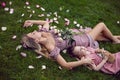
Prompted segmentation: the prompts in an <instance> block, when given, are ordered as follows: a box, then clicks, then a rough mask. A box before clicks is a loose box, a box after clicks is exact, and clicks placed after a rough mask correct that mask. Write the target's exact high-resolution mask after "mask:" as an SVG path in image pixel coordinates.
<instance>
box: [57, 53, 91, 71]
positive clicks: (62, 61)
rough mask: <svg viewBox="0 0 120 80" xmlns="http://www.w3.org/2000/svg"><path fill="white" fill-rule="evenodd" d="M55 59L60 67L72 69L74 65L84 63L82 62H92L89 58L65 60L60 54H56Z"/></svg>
mask: <svg viewBox="0 0 120 80" xmlns="http://www.w3.org/2000/svg"><path fill="white" fill-rule="evenodd" d="M56 60H57V62H58V63H59V64H60V65H61V66H62V67H64V68H67V69H72V68H74V67H77V66H80V65H84V64H91V62H92V61H91V59H89V58H86V59H81V60H79V61H73V62H66V60H65V59H64V58H63V57H62V56H61V55H60V54H59V55H58V56H57V59H56Z"/></svg>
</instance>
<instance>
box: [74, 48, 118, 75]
mask: <svg viewBox="0 0 120 80" xmlns="http://www.w3.org/2000/svg"><path fill="white" fill-rule="evenodd" d="M99 53H102V55H104V56H101V54H99ZM73 54H74V55H75V56H77V57H78V58H79V59H81V58H90V59H91V60H92V64H90V65H88V66H87V67H88V68H89V69H93V70H95V71H99V70H101V71H102V72H104V73H107V74H116V73H117V72H119V71H120V52H118V53H116V54H111V53H110V52H108V51H106V50H103V49H93V48H91V47H88V48H85V47H82V46H76V47H74V49H73ZM109 57H110V58H109ZM112 57H113V59H112Z"/></svg>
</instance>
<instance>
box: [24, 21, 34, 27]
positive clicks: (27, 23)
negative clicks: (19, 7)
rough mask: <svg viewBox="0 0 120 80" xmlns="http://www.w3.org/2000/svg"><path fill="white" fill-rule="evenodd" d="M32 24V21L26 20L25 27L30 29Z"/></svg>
mask: <svg viewBox="0 0 120 80" xmlns="http://www.w3.org/2000/svg"><path fill="white" fill-rule="evenodd" d="M32 25H33V24H32V22H31V21H30V20H26V21H25V23H24V25H23V27H28V26H32Z"/></svg>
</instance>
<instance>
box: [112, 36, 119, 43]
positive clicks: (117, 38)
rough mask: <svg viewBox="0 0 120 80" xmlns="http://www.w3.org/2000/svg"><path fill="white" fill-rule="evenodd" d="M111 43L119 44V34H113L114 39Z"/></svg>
mask: <svg viewBox="0 0 120 80" xmlns="http://www.w3.org/2000/svg"><path fill="white" fill-rule="evenodd" d="M113 44H120V36H115V40H114V41H113Z"/></svg>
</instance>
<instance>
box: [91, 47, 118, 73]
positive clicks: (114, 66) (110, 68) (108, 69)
mask: <svg viewBox="0 0 120 80" xmlns="http://www.w3.org/2000/svg"><path fill="white" fill-rule="evenodd" d="M89 51H92V54H90V55H89V57H90V58H92V60H93V61H94V63H95V65H98V64H99V63H100V62H101V61H102V57H100V56H99V55H97V54H96V53H94V49H92V48H89ZM114 55H115V62H114V63H109V62H106V63H105V64H104V66H103V67H102V68H101V69H100V70H101V71H102V72H104V73H107V74H116V73H117V72H119V71H120V52H117V53H114Z"/></svg>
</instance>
